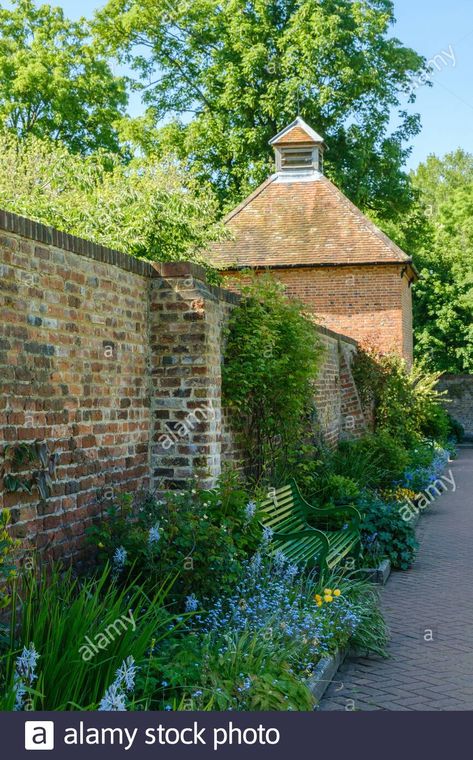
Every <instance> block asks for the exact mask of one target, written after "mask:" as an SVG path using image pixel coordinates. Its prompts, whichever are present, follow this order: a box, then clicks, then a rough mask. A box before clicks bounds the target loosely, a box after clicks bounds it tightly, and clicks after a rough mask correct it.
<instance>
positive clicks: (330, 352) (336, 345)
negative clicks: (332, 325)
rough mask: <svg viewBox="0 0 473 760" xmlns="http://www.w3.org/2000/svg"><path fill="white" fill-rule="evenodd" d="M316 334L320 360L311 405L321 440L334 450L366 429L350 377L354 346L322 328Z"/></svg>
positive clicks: (344, 338) (352, 343)
mask: <svg viewBox="0 0 473 760" xmlns="http://www.w3.org/2000/svg"><path fill="white" fill-rule="evenodd" d="M319 334H320V338H321V341H322V344H323V347H324V356H323V362H322V365H321V367H320V371H319V374H318V376H317V380H316V396H315V403H316V408H317V414H318V420H319V424H320V427H321V431H322V434H323V437H324V440H325V442H326V443H327V445H328V446H329V447H330V448H334V447H336V446H337V444H338V443H339V442H340V440H343V439H345V438H353V437H358V436H360V435H362V433H363V432H365V431H366V428H367V425H366V421H365V417H364V415H363V411H362V407H361V403H360V399H359V397H358V392H357V390H356V386H355V382H354V380H353V376H352V373H351V362H352V357H353V355H354V353H355V352H356V342H355V341H354V340H350V339H349V338H346V337H345V336H343V335H339V334H337V333H335V332H333V331H332V330H328V329H327V328H323V327H320V328H319Z"/></svg>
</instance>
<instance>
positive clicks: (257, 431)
mask: <svg viewBox="0 0 473 760" xmlns="http://www.w3.org/2000/svg"><path fill="white" fill-rule="evenodd" d="M242 295H243V301H242V303H241V305H240V306H239V307H237V308H236V309H234V310H233V312H232V314H231V316H230V322H229V332H228V340H227V345H226V349H225V357H224V364H223V370H222V377H223V395H224V399H225V402H226V403H227V404H228V405H229V406H230V408H231V409H232V410H233V412H234V418H235V419H236V420H238V422H237V424H238V427H239V431H240V434H241V438H242V442H243V446H244V448H245V450H246V454H247V458H248V461H249V462H250V463H251V465H250V466H251V467H252V469H253V475H254V476H255V477H257V478H258V477H259V476H260V475H261V474H262V472H263V470H264V468H265V466H266V465H267V466H268V469H269V470H270V471H271V472H272V471H274V468H275V466H276V464H277V459H278V456H279V455H280V454H281V453H283V452H284V455H285V456H287V454H288V452H289V450H290V449H291V447H293V446H294V445H295V444H296V443H297V442H298V441H299V439H300V438H302V436H303V431H304V423H305V418H306V414H307V413H308V411H309V408H310V406H311V402H312V398H313V385H312V383H313V381H314V380H315V377H316V374H317V369H318V366H319V359H320V353H321V350H320V344H319V339H318V335H317V332H316V329H315V326H314V324H313V323H312V322H311V321H310V320H309V319H308V318H307V317H305V316H304V314H303V307H302V305H301V304H299V303H298V302H297V301H295V300H292V299H288V298H287V297H286V296H285V295H284V289H283V287H282V286H281V285H280V284H279V283H277V281H275V280H273V279H272V278H271V277H270V276H269V275H268V276H266V275H265V276H262V277H256V278H254V279H253V280H252V281H251V284H250V285H248V286H246V287H243V288H242Z"/></svg>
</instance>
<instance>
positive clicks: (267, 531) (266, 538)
mask: <svg viewBox="0 0 473 760" xmlns="http://www.w3.org/2000/svg"><path fill="white" fill-rule="evenodd" d="M273 533H274V531H273V529H272V528H264V530H263V539H262V543H263V544H270V543H271V541H272V540H273Z"/></svg>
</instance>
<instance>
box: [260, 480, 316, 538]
mask: <svg viewBox="0 0 473 760" xmlns="http://www.w3.org/2000/svg"><path fill="white" fill-rule="evenodd" d="M261 510H262V512H263V518H262V522H263V525H265V526H267V527H268V528H271V529H272V530H276V531H279V530H280V531H283V532H284V533H289V532H291V531H298V530H304V529H305V528H307V522H306V519H305V513H304V510H303V508H302V504H301V501H300V498H299V494H298V492H297V489H296V488H295V485H294V484H293V483H292V482H291V483H289V484H288V485H287V486H282V487H281V488H277V489H276V490H275V491H274V493H272V494H271V496H269V497H268V498H267V499H265V500H264V501H263V502H262V503H261Z"/></svg>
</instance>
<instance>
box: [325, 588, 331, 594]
mask: <svg viewBox="0 0 473 760" xmlns="http://www.w3.org/2000/svg"><path fill="white" fill-rule="evenodd" d="M331 593H332V589H331V588H324V594H328V595H329V596H330V594H331Z"/></svg>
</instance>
